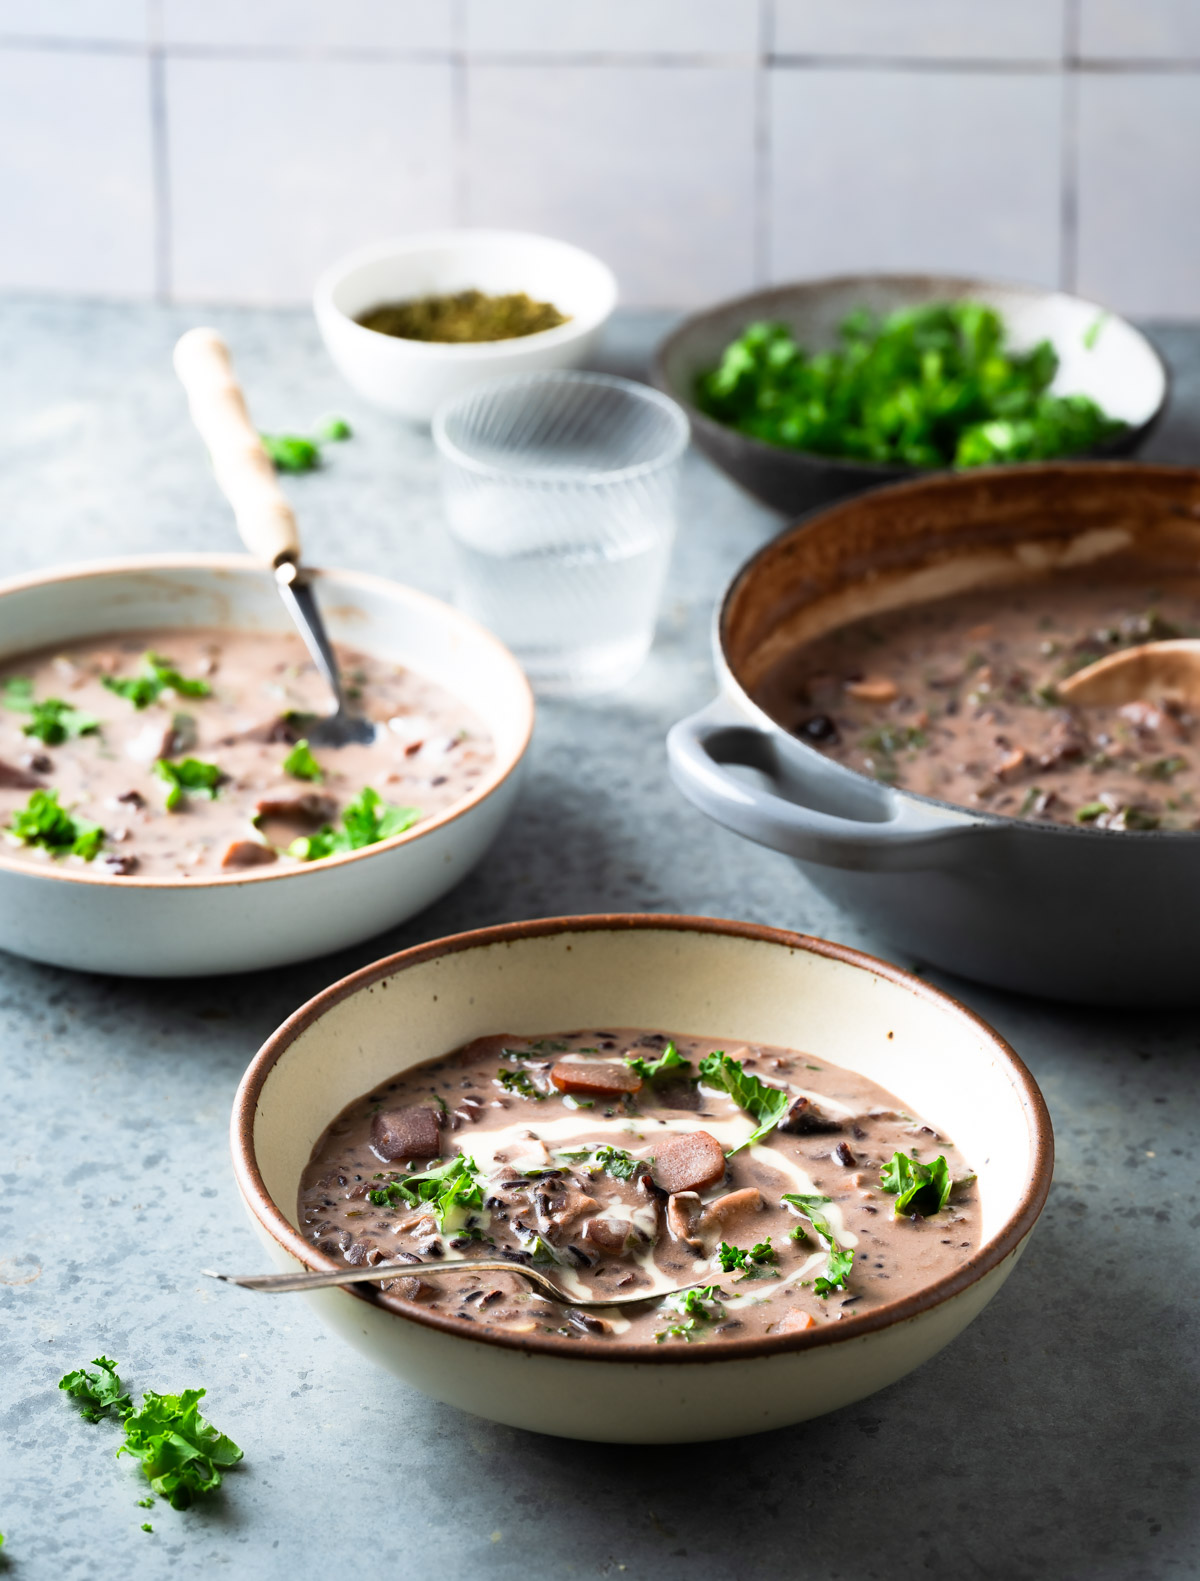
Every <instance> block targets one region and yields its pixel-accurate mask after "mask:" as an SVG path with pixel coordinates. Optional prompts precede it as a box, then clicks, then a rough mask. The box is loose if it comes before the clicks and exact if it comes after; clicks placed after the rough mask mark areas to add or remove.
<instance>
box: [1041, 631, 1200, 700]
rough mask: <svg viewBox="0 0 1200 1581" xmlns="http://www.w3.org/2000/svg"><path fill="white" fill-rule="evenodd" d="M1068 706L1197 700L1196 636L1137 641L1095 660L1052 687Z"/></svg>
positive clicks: (1199, 651)
mask: <svg viewBox="0 0 1200 1581" xmlns="http://www.w3.org/2000/svg"><path fill="white" fill-rule="evenodd" d="M1056 690H1057V692H1058V696H1059V698H1060V699H1061V701H1062V702H1064V703H1066V704H1068V706H1070V707H1072V708H1119V707H1120V706H1121V704H1122V703H1133V702H1136V701H1137V700H1138V699H1139V698H1142V697H1145V698H1147V699H1150V700H1154V699H1158V698H1163V697H1170V698H1178V699H1179V700H1180V701H1181V702H1185V703H1196V704H1200V639H1197V638H1195V637H1180V638H1178V639H1177V640H1176V641H1173V642H1143V643H1140V644H1139V645H1138V646H1137V647H1136V648H1126V649H1125V650H1124V651H1123V652H1121V653H1110V654H1109V655H1108V657H1107V658H1104V659H1097V660H1096V662H1095V664H1089V665H1087V666H1086V668H1084V669H1082V670H1077V671H1076V672H1075V674H1074V675H1071V676H1068V677H1067V679H1066V680H1065V681H1060V682H1059V683H1058V686H1057V688H1056Z"/></svg>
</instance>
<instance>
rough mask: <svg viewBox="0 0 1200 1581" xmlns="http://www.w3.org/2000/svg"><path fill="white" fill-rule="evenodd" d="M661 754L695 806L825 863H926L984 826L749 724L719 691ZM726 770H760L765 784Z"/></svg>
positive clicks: (761, 840) (790, 852) (764, 841)
mask: <svg viewBox="0 0 1200 1581" xmlns="http://www.w3.org/2000/svg"><path fill="white" fill-rule="evenodd" d="M667 756H668V759H669V762H670V768H671V777H672V779H673V780H674V781H675V784H676V785H677V786H678V788H679V789H680V790H681V791H682V792H683V794H684V795H685V796H686V797H687V798H688V800H689V801H690V802H693V803H694V804H695V805H696V806H697V807H699V809H700V811H701V812H704V813H707V814H708V816H709V817H710V818H712V819H714V820H715V821H716V822H717V823H719V824H723V825H724V826H725V828H726V829H731V830H733V832H734V833H735V834H740V835H744V836H745V837H746V838H747V839H748V840H755V841H757V842H758V844H759V845H766V846H770V848H771V849H772V850H774V851H782V852H783V853H784V854H785V855H786V856H793V857H798V858H799V859H800V860H801V861H803V862H819V863H821V864H822V865H823V866H825V867H841V868H858V869H865V870H869V871H874V872H878V871H892V872H900V871H905V870H912V869H919V868H927V867H932V866H934V865H936V863H937V862H938V861H939V860H940V857H941V854H942V851H943V849H944V847H945V844H946V842H947V841H951V840H955V839H968V838H971V837H972V836H977V835H978V834H980V833H981V832H983V831H984V830H986V829H989V828H990V827H991V825H990V824H988V823H985V822H984V821H983V820H982V819H978V818H973V817H972V816H971V815H970V813H966V812H962V813H959V812H954V811H949V810H947V809H944V808H941V807H932V806H929V805H927V804H926V803H924V802H918V801H913V800H911V799H910V798H909V797H906V796H903V795H901V794H899V793H898V792H897V791H895V790H893V789H891V788H890V787H889V786H887V785H881V784H879V783H878V782H876V781H874V780H867V779H864V778H863V777H862V776H861V775H857V774H853V773H851V772H850V771H849V770H847V769H845V768H843V767H842V765H841V764H839V763H834V762H832V761H831V760H830V759H828V758H824V757H822V756H821V755H820V754H819V753H818V752H817V751H816V750H815V749H814V748H812V747H806V746H805V745H804V744H803V743H802V742H800V741H797V740H795V739H794V738H793V737H791V736H788V735H785V734H784V732H783V731H782V730H777V729H764V728H762V727H760V726H758V725H755V724H752V723H751V722H749V721H748V720H747V718H746V716H745V715H744V714H741V713H739V712H738V711H737V709H736V707H735V705H734V704H732V703H730V702H728V701H727V700H726V699H725V698H723V697H718V698H717V699H716V701H715V702H712V703H710V704H709V706H708V707H707V708H703V709H701V710H700V712H699V713H697V714H692V715H691V717H690V718H688V719H683V720H680V722H679V723H678V724H677V725H675V726H674V727H673V729H672V730H671V732H670V734H669V735H668V736H667ZM731 766H734V767H738V768H743V769H752V770H755V771H757V774H758V775H759V776H765V777H766V779H767V781H768V782H769V788H768V787H767V786H762V785H760V784H756V783H754V782H753V781H752V780H751V778H750V777H749V776H743V775H739V774H734V773H732V772H731V771H730V770H731ZM935 853H936V854H935Z"/></svg>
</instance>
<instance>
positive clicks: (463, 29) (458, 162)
mask: <svg viewBox="0 0 1200 1581" xmlns="http://www.w3.org/2000/svg"><path fill="white" fill-rule="evenodd" d="M452 3H453V11H452V13H451V18H452V20H451V26H452V30H453V31H452V38H453V42H454V48H453V51H452V53H451V57H450V117H451V160H452V171H451V182H452V186H453V191H452V193H451V208H452V213H453V215H454V223H455V225H466V224H467V223H468V220H467V216H468V214H469V212H470V206H471V190H470V178H469V168H470V121H469V117H468V106H467V92H468V82H467V48H466V44H467V12H466V0H452Z"/></svg>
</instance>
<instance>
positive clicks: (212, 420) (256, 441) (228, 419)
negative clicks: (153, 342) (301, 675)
mask: <svg viewBox="0 0 1200 1581" xmlns="http://www.w3.org/2000/svg"><path fill="white" fill-rule="evenodd" d="M175 372H176V373H177V374H178V375H179V378H180V382H181V383H182V384H183V387H184V389H185V390H186V391H187V397H188V406H189V408H190V409H191V414H192V421H193V422H194V423H195V425H196V427H197V428H198V429H199V431H200V436H201V438H202V439H203V440H204V443H205V444H206V445H207V446H208V453H209V455H210V456H211V457H212V464H213V471H214V472H215V473H216V476H217V485H218V487H219V488H220V490H221V493H222V494H224V496H225V498H226V499H227V500H228V501H229V503H230V505H232V507H233V514H234V519H235V520H236V522H237V529H238V532H239V533H240V534H241V538H242V542H243V543H244V544H245V545H246V548H247V549H249V551H250V553H251V554H252V555H255V556H256V557H257V558H258V559H260V560H264V561H266V563H267V564H268V565H271V566H277V565H279V564H281V562H283V561H284V560H299V558H300V535H299V533H298V531H297V529H296V517H295V515H294V513H293V511H292V507H291V506H290V505H289V504H288V501H287V497H286V496H285V494H284V492H283V490H282V489H281V488H280V487H279V480H278V478H277V477H276V476H275V468H274V466H273V465H272V464H271V459H270V457H269V456H268V455H267V453H266V451H265V450H264V449H263V445H262V440H261V439H260V438H259V437H258V430H257V429H256V428H255V426H254V424H253V423H252V422H251V421H250V414H249V412H247V410H246V402H245V399H244V398H243V396H242V389H241V385H239V384H238V382H237V376H236V374H235V373H234V371H233V363H232V361H231V360H230V356H229V348H228V347H227V346H226V344H225V342H224V341H223V340H222V339H221V337H220V335H218V334H217V332H216V330H215V329H189V330H188V332H187V334H186V335H184V336H183V337H182V338H181V339H180V341H179V343H178V344H177V345H176V347H175Z"/></svg>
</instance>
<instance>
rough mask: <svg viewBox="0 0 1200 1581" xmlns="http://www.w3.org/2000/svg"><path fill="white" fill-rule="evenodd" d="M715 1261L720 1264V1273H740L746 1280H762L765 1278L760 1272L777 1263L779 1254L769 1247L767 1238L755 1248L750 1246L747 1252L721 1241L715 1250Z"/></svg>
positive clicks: (769, 1242)
mask: <svg viewBox="0 0 1200 1581" xmlns="http://www.w3.org/2000/svg"><path fill="white" fill-rule="evenodd" d="M717 1259H718V1261H719V1262H720V1264H721V1272H722V1273H725V1274H734V1273H742V1274H745V1276H746V1277H747V1278H748V1279H762V1278H764V1277H765V1275H764V1274H763V1272H762V1270H763V1269H764V1268H765V1267H766V1266H767V1265H768V1264H770V1263H777V1262H778V1261H779V1253H778V1252H777V1251H776V1250H775V1248H774V1247H773V1246H772V1245H771V1238H770V1236H768V1237H767V1239H766V1240H765V1241H759V1243H758V1245H757V1246H751V1247H750V1249H749V1250H748V1251H746V1250H743V1249H742V1248H741V1247H738V1246H730V1245H729V1243H728V1241H722V1242H721V1244H720V1246H719V1247H718V1248H717Z"/></svg>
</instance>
